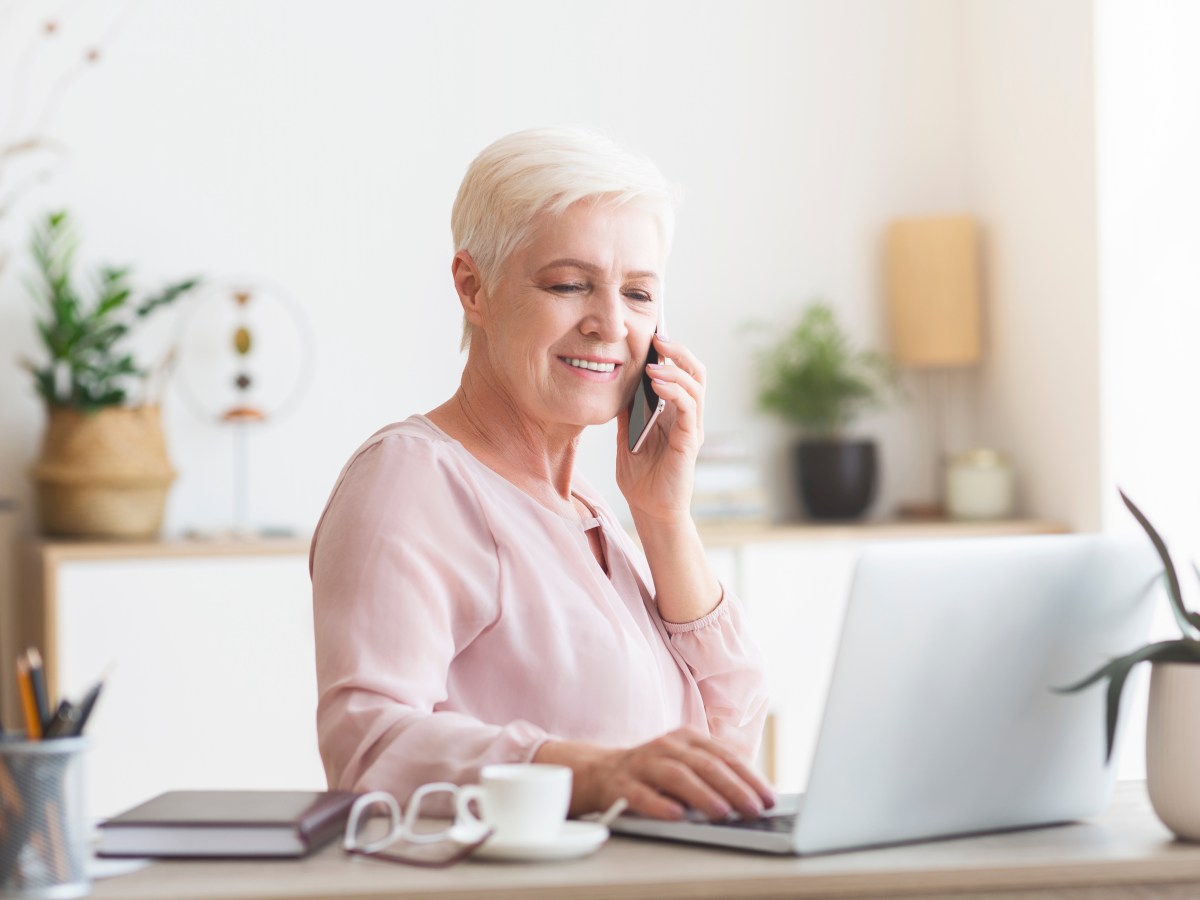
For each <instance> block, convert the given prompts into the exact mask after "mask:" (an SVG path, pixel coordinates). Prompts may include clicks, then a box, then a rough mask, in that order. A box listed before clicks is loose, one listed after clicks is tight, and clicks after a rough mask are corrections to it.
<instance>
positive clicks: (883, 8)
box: [0, 0, 1200, 533]
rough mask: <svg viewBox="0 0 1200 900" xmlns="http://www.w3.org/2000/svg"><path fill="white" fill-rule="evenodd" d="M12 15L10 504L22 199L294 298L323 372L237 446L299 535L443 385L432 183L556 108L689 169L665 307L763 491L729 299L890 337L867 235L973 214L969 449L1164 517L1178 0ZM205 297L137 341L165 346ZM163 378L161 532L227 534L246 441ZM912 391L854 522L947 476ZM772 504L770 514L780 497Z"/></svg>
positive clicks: (589, 463) (716, 421)
mask: <svg viewBox="0 0 1200 900" xmlns="http://www.w3.org/2000/svg"><path fill="white" fill-rule="evenodd" d="M2 15H3V19H2V20H0V22H2V23H0V85H2V87H0V94H2V95H3V97H2V105H0V118H2V119H4V120H5V122H6V124H5V125H3V127H5V128H6V129H7V130H6V131H5V132H4V134H3V137H4V139H5V141H6V142H8V141H14V140H18V139H20V138H21V137H23V136H25V134H26V133H27V132H30V131H31V130H33V129H37V130H38V132H39V133H40V134H41V135H43V136H44V137H46V138H49V139H51V140H52V141H53V144H54V149H53V151H52V152H51V153H48V154H43V155H42V156H41V158H40V159H38V160H37V161H36V163H33V162H25V161H22V160H13V161H12V163H11V164H10V165H9V166H8V171H6V172H5V182H6V183H5V187H7V188H9V189H12V188H13V187H15V186H17V185H18V184H19V183H20V181H21V178H20V177H19V176H21V175H22V174H25V173H26V172H28V173H30V174H35V175H36V174H39V173H41V172H42V171H43V170H45V171H47V172H48V176H47V177H46V178H45V179H44V180H40V181H38V182H37V183H36V184H32V185H26V186H25V187H24V188H23V189H22V190H21V191H19V192H18V196H17V198H16V199H15V202H12V203H9V204H8V205H6V207H5V209H4V212H3V215H2V216H0V246H3V248H4V250H5V251H7V252H8V254H9V259H8V264H7V266H6V267H5V269H4V271H3V274H2V276H0V361H4V362H0V495H5V496H12V497H15V498H17V499H19V500H21V501H22V509H23V510H24V512H23V514H22V515H23V520H24V522H25V526H24V527H25V528H27V529H28V528H29V527H31V526H30V525H29V524H28V523H29V521H30V520H29V518H28V517H29V502H28V501H29V497H30V488H29V482H28V479H27V478H26V469H27V467H28V466H29V465H30V464H31V462H32V460H33V459H34V458H35V457H36V455H37V442H38V438H39V434H40V430H41V428H42V419H43V412H42V409H41V405H40V403H39V402H38V400H37V399H36V397H35V396H34V394H33V392H32V390H31V388H30V383H29V378H28V375H27V374H26V373H24V372H22V371H20V370H19V369H18V368H17V366H16V364H15V362H16V359H17V358H18V357H20V356H23V355H24V356H34V355H36V351H37V345H36V340H37V339H36V335H35V332H34V328H33V319H32V302H31V300H30V298H29V297H28V295H27V293H26V291H25V289H24V288H23V285H22V280H23V278H24V277H25V276H26V274H27V273H28V270H29V269H30V268H31V265H30V262H29V259H28V254H27V253H26V252H25V246H26V244H27V241H28V234H29V229H30V225H31V223H32V221H33V219H34V218H35V217H36V216H39V215H40V214H41V213H43V212H44V211H46V210H50V209H57V208H64V207H65V208H68V209H70V210H71V211H72V212H73V214H74V215H75V217H76V219H77V220H78V223H79V225H80V226H81V229H82V231H83V234H84V237H85V240H84V244H83V249H82V251H81V261H82V262H84V263H89V262H93V263H99V262H113V263H121V262H127V263H131V264H132V265H133V267H134V270H135V277H136V281H137V282H138V283H139V284H141V285H145V286H146V287H147V288H150V287H156V286H158V285H161V284H162V283H164V282H165V281H167V280H169V279H172V278H179V277H183V276H186V275H189V274H193V273H196V274H202V275H204V276H205V277H207V278H209V279H210V280H221V279H236V278H252V279H261V280H265V281H267V282H269V283H271V284H273V285H275V286H277V287H278V288H279V289H280V290H281V291H283V292H286V293H287V294H288V295H289V296H290V297H291V298H292V299H293V300H294V302H295V304H296V305H297V306H298V307H300V308H301V309H302V310H303V314H304V316H305V317H306V318H307V321H308V323H309V326H310V328H311V331H312V333H313V334H314V335H316V340H315V342H314V348H313V350H314V352H313V354H312V366H311V385H310V387H309V389H308V391H307V393H306V394H305V395H304V397H303V402H301V403H300V404H299V405H298V406H297V407H296V409H295V410H294V412H293V413H292V414H291V415H290V416H288V417H286V418H285V419H283V420H281V421H279V422H278V423H277V424H273V425H269V426H268V427H264V428H261V429H258V430H257V431H256V432H255V434H254V436H253V438H252V440H251V442H250V446H249V451H248V454H247V458H248V470H249V473H250V483H251V485H252V490H251V491H250V508H249V515H250V518H251V519H252V520H253V521H254V522H255V523H256V524H259V525H278V526H285V527H289V528H292V529H294V530H296V531H298V532H302V533H303V532H306V531H308V530H309V529H311V527H312V525H313V523H314V521H315V519H316V517H317V515H318V514H319V512H320V509H321V506H322V504H323V502H324V500H325V498H326V496H327V494H328V491H329V489H330V487H331V486H332V483H333V480H334V478H335V477H336V475H337V473H338V471H339V469H340V467H341V466H342V464H343V463H344V462H345V460H346V458H347V457H348V455H349V454H350V452H351V451H352V450H353V449H354V448H355V447H356V446H357V445H358V444H359V443H360V442H361V441H362V440H363V439H365V438H366V437H367V436H368V435H369V434H370V433H371V432H373V431H374V430H375V429H376V428H378V427H380V426H381V425H383V424H386V423H388V422H391V421H395V420H398V419H400V418H403V417H405V416H407V415H409V414H411V413H413V412H417V411H425V410H428V409H430V408H431V407H433V406H435V405H437V404H438V403H440V402H441V401H442V400H443V399H445V398H446V397H447V396H448V395H449V394H450V393H452V392H453V390H454V389H455V387H456V385H457V377H458V373H459V371H460V368H461V364H462V357H461V356H460V355H459V354H458V352H457V340H458V328H459V321H460V313H459V309H458V305H457V301H456V298H455V296H454V293H453V291H452V289H451V284H450V279H449V259H450V255H451V252H452V247H451V242H450V232H449V224H448V223H449V212H450V205H451V203H452V201H453V197H454V194H455V191H456V189H457V186H458V182H459V180H460V178H461V176H462V174H463V172H464V170H465V168H466V166H467V164H468V163H469V162H470V160H471V159H472V158H473V156H474V155H475V154H476V153H477V152H478V151H479V150H480V149H481V148H482V147H483V146H485V145H486V144H487V143H489V142H490V141H492V140H494V139H495V138H497V137H499V136H501V135H503V134H506V133H508V132H511V131H514V130H517V129H521V128H526V127H531V126H538V125H546V124H584V125H590V126H593V127H597V128H600V129H602V130H604V131H606V132H608V133H609V134H611V135H612V136H613V137H614V138H616V139H617V140H618V141H619V142H621V143H623V144H625V145H627V146H628V147H630V148H632V149H634V150H637V151H640V152H643V153H645V154H647V155H649V156H650V157H652V158H653V159H654V160H655V161H656V162H657V163H658V165H659V166H660V168H661V169H662V170H663V172H664V173H665V174H666V175H667V177H668V178H669V179H671V180H672V181H673V182H674V183H675V184H676V185H677V186H678V187H679V189H680V193H681V196H682V203H681V206H680V210H679V229H678V237H677V240H676V243H675V248H674V253H673V256H672V260H671V266H670V282H671V310H670V323H671V328H672V331H673V333H674V335H675V336H676V337H677V338H678V339H680V340H682V341H686V342H687V343H688V344H689V345H690V346H692V347H693V348H694V349H695V351H696V352H697V353H698V354H700V356H701V357H703V358H704V359H705V360H706V361H707V363H708V366H709V369H710V373H711V377H710V388H709V405H708V429H709V432H710V433H711V434H713V435H733V436H736V437H737V438H738V439H739V440H741V441H743V442H744V443H745V445H746V446H748V447H749V448H750V450H751V452H752V453H753V454H755V456H756V458H758V459H759V460H761V465H762V470H763V472H764V477H765V478H766V480H767V482H768V484H773V483H775V481H776V480H777V479H780V478H783V477H785V476H784V475H783V472H782V467H781V465H780V464H779V461H778V456H779V454H780V452H782V451H781V450H780V447H782V446H783V444H784V438H783V436H782V435H781V433H780V426H776V425H775V424H774V423H773V422H771V421H769V420H766V419H764V417H763V416H761V415H760V414H758V413H756V412H755V404H754V371H753V341H752V340H751V338H750V337H749V336H747V335H746V334H745V331H744V328H743V326H744V325H745V323H747V322H748V321H758V322H763V323H767V324H768V325H769V326H771V327H783V326H785V325H788V324H790V323H791V322H793V321H794V320H795V319H796V317H797V316H798V313H799V310H800V309H801V308H802V307H803V305H804V304H806V303H808V302H810V301H811V300H813V299H814V298H822V299H825V300H826V301H827V302H828V303H829V304H830V305H831V306H833V307H834V308H835V310H836V312H837V313H838V315H839V318H840V319H841V321H842V322H843V324H844V326H845V328H846V329H847V331H848V332H849V333H850V334H851V335H852V336H853V337H854V338H855V340H857V341H860V342H862V343H863V344H864V345H868V346H875V347H879V348H880V349H883V350H886V349H887V328H886V322H885V316H884V285H883V282H882V271H883V262H882V260H883V255H882V248H883V234H884V229H885V227H886V225H887V223H888V222H889V221H891V220H893V219H896V218H902V217H911V216H921V215H930V214H942V213H966V214H969V215H972V216H974V217H976V219H977V221H978V223H979V228H980V236H981V254H982V271H983V275H982V277H983V281H984V285H983V287H984V290H983V303H984V316H985V321H984V330H983V333H984V352H983V356H982V360H981V362H980V363H979V365H978V366H977V367H975V368H974V369H973V370H972V371H971V372H970V373H969V374H968V375H967V376H966V377H965V378H964V380H963V383H962V388H961V389H962V390H967V389H969V390H970V392H971V393H970V400H969V403H967V402H965V401H964V404H963V405H964V408H965V407H966V406H969V407H970V413H969V414H966V413H963V414H962V415H961V416H960V419H959V420H956V424H955V427H956V428H957V429H958V433H957V434H956V433H954V432H951V435H950V439H951V441H952V442H954V441H957V442H958V443H959V444H960V446H959V447H958V449H966V447H967V446H968V445H973V444H982V445H986V446H992V447H996V448H997V449H999V450H1001V451H1003V452H1004V453H1006V454H1007V455H1008V456H1009V457H1010V458H1011V460H1012V462H1013V466H1014V469H1015V471H1016V472H1017V473H1018V475H1019V477H1018V479H1017V497H1016V502H1017V510H1018V511H1019V512H1020V513H1021V514H1024V515H1028V516H1037V517H1045V518H1051V519H1055V520H1059V521H1063V522H1066V523H1068V524H1069V525H1071V526H1072V527H1074V528H1076V529H1094V528H1098V527H1100V526H1101V525H1102V524H1103V523H1104V522H1105V519H1106V517H1110V518H1111V517H1114V516H1115V517H1116V518H1120V514H1118V513H1117V511H1116V508H1115V507H1114V505H1113V501H1114V499H1115V497H1116V494H1115V492H1114V491H1113V490H1112V487H1113V485H1114V484H1116V483H1117V482H1118V481H1120V482H1121V483H1123V484H1126V485H1127V486H1128V487H1129V489H1130V490H1133V491H1136V492H1137V493H1138V494H1140V496H1141V497H1142V498H1143V500H1144V502H1145V503H1146V504H1147V505H1148V506H1150V507H1151V508H1154V509H1156V510H1157V511H1158V512H1159V514H1160V515H1165V516H1168V517H1171V518H1173V519H1180V520H1183V519H1185V518H1186V516H1185V515H1184V511H1185V510H1189V509H1191V508H1192V506H1193V505H1194V502H1195V499H1196V493H1197V492H1196V488H1197V481H1198V477H1197V474H1196V468H1195V466H1194V465H1192V464H1191V461H1190V457H1191V456H1192V452H1193V445H1194V441H1191V440H1189V438H1191V436H1192V434H1193V432H1194V428H1193V426H1192V425H1191V421H1192V420H1193V419H1194V416H1193V415H1191V414H1190V410H1189V406H1188V403H1187V397H1188V395H1187V393H1186V389H1187V386H1188V385H1189V384H1191V383H1193V382H1194V374H1195V369H1194V366H1193V364H1192V362H1191V360H1192V359H1193V357H1194V354H1193V353H1192V352H1190V351H1191V346H1190V345H1191V344H1192V336H1193V335H1194V334H1195V333H1196V329H1195V327H1194V326H1195V325H1196V323H1197V319H1198V318H1200V305H1198V304H1197V303H1195V302H1194V301H1193V300H1192V298H1191V291H1192V289H1193V287H1194V285H1195V284H1196V280H1197V279H1196V277H1195V275H1196V273H1195V272H1194V268H1195V267H1196V265H1197V264H1198V263H1197V262H1196V260H1197V259H1198V257H1197V256H1196V254H1195V253H1194V252H1192V248H1193V247H1194V245H1195V243H1196V240H1195V239H1196V238H1197V237H1198V236H1200V235H1198V234H1197V232H1198V231H1200V225H1197V224H1196V220H1195V216H1194V215H1193V209H1194V204H1193V202H1192V201H1193V200H1194V198H1195V197H1196V195H1197V188H1198V184H1197V180H1198V176H1197V167H1196V165H1195V163H1194V160H1195V159H1196V158H1198V154H1197V150H1200V147H1198V146H1197V144H1198V143H1200V123H1198V122H1197V116H1198V115H1200V112H1197V111H1196V109H1195V105H1194V104H1193V103H1192V102H1191V93H1190V86H1191V85H1193V84H1195V83H1196V76H1197V74H1200V73H1198V72H1197V69H1198V68H1200V62H1197V61H1195V60H1194V59H1193V58H1192V57H1191V55H1190V54H1189V53H1188V52H1187V49H1186V48H1187V47H1188V46H1189V41H1190V37H1191V36H1192V35H1195V34H1196V33H1197V30H1198V28H1200V10H1197V9H1195V7H1194V5H1193V4H1189V3H1186V2H1178V3H1170V2H1164V3H1156V4H1153V5H1149V6H1145V5H1140V4H1139V5H1133V4H1123V3H1119V2H1087V0H1064V2H1056V3H1053V4H1045V3H1039V2H1035V0H848V2H825V0H808V2H784V0H747V2H738V3H733V2H718V0H687V2H682V0H681V2H670V0H654V2H637V3H633V2H629V3H622V2H615V3H611V4H603V5H596V4H588V3H582V2H549V0H546V2H537V0H510V2H503V3H487V2H469V0H450V2H439V3H432V2H398V3H383V2H377V3H375V2H363V0H359V2H347V3H339V4H337V5H336V6H335V5H333V4H328V3H318V2H296V0H288V2H284V0H279V2H271V0H256V2H253V3H244V2H233V0H229V2H220V0H218V2H211V3H203V4H174V3H167V2H149V0H146V2H140V3H133V4H122V3H100V2H87V0H77V2H70V3H50V2H33V3H19V2H16V3H14V2H10V3H7V4H5V6H4V7H3V12H2ZM48 21H53V22H55V23H56V29H55V31H54V32H53V33H52V34H46V33H45V32H44V28H45V23H46V22H48ZM93 48H96V49H98V51H99V59H97V60H96V61H95V62H94V63H93V64H90V65H81V64H80V62H79V61H80V60H82V59H83V58H84V56H85V54H87V53H88V52H89V51H91V50H92V49H93ZM19 166H24V167H25V168H24V169H21V168H19ZM188 302H189V301H185V302H183V303H181V304H179V306H178V308H177V309H174V310H169V311H167V312H166V313H164V314H163V315H162V316H161V318H160V319H159V320H156V321H149V322H148V323H147V328H145V329H142V331H141V332H139V334H138V335H137V345H138V346H139V348H143V350H142V353H143V355H144V356H145V357H147V358H148V359H149V360H153V359H155V358H158V357H161V356H162V355H163V354H164V353H165V352H166V349H167V347H168V346H169V345H170V343H171V341H172V339H173V338H174V337H175V336H176V335H177V334H178V320H179V319H180V318H183V317H184V316H186V314H187V303H188ZM918 387H919V386H918ZM179 389H180V388H179V385H178V384H177V383H176V382H174V381H173V382H172V383H171V384H170V385H169V387H168V389H167V393H166V398H165V404H164V416H165V418H166V428H167V437H168V442H169V450H170V453H171V456H172V459H173V461H174V463H175V466H176V468H177V469H178V470H179V473H180V475H179V479H178V481H177V482H176V483H175V485H174V487H173V488H172V491H171V494H170V500H169V505H168V511H167V530H168V532H179V531H183V530H186V529H189V528H205V527H210V526H215V525H219V524H220V523H222V522H225V521H227V520H228V519H229V518H230V515H231V509H230V507H231V503H232V500H231V496H230V493H231V487H230V486H231V483H232V472H231V467H232V465H233V449H232V443H233V438H232V436H231V434H230V431H229V430H228V429H223V428H220V427H217V426H215V425H214V424H213V423H212V422H211V421H204V420H202V419H201V417H200V416H198V415H196V414H195V413H194V412H193V411H192V410H191V409H190V407H188V406H187V405H186V404H185V403H184V402H183V400H182V399H181V398H180V397H179V396H178V393H179ZM920 402H921V397H920V392H919V390H918V392H917V393H916V395H914V396H911V397H910V399H909V401H908V402H906V403H895V404H892V405H890V406H889V407H887V408H886V409H884V410H882V411H880V412H878V413H875V414H873V415H872V416H869V417H867V418H866V419H864V421H862V422H861V423H860V424H859V426H858V430H860V431H862V432H864V433H868V434H871V435H873V436H876V437H878V438H879V439H880V440H881V447H882V453H881V465H882V478H881V483H880V494H879V496H878V499H877V501H876V503H875V505H874V506H873V513H872V514H873V515H878V516H886V515H889V514H890V513H891V511H892V510H893V508H894V507H895V505H896V503H897V502H899V501H900V500H902V499H903V498H904V497H906V496H920V495H922V494H926V493H928V491H929V488H930V485H928V484H926V483H923V482H922V480H924V481H925V482H927V481H929V479H931V478H932V475H931V474H930V473H931V468H930V466H929V465H928V464H927V460H926V459H925V458H924V456H923V454H927V453H928V452H929V449H928V446H927V442H926V441H925V440H924V438H923V430H922V429H923V426H922V424H921V409H920ZM597 432H598V433H596V434H591V435H589V436H588V438H587V440H586V442H585V444H586V446H585V453H584V455H583V458H582V468H583V471H584V472H585V474H586V475H587V476H588V477H590V478H591V479H592V480H593V481H595V482H596V483H598V485H599V486H600V487H601V488H602V489H605V490H607V492H608V493H609V495H610V496H613V497H614V499H616V498H617V493H616V491H615V489H614V485H613V479H612V445H613V436H614V435H613V430H612V429H608V430H603V429H600V430H597ZM772 497H773V502H774V503H776V504H777V505H778V506H777V508H776V509H774V510H773V514H774V515H775V516H776V517H778V518H787V517H790V516H791V515H793V514H794V513H795V509H794V507H792V506H791V505H790V504H791V503H792V501H791V500H789V499H788V497H789V495H788V492H787V491H773V492H772Z"/></svg>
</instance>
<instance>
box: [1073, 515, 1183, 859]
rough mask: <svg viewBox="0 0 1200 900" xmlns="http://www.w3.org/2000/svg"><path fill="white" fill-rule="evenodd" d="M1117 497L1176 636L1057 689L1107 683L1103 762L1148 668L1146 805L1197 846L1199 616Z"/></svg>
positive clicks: (1161, 551) (1164, 555)
mask: <svg viewBox="0 0 1200 900" xmlns="http://www.w3.org/2000/svg"><path fill="white" fill-rule="evenodd" d="M1121 499H1122V500H1123V501H1124V502H1125V506H1126V507H1128V509H1129V511H1130V512H1131V513H1133V517H1134V518H1135V519H1137V521H1138V524H1139V525H1141V526H1142V529H1143V530H1144V531H1145V532H1146V534H1147V535H1148V536H1149V538H1150V542H1151V543H1152V544H1153V545H1154V549H1155V550H1157V551H1158V555H1159V558H1160V559H1161V560H1162V563H1163V569H1164V576H1165V580H1166V588H1167V597H1168V598H1169V600H1170V603H1171V612H1172V613H1174V615H1175V621H1176V622H1177V623H1178V625H1179V629H1180V632H1181V635H1182V636H1181V637H1179V638H1177V639H1175V640H1168V641H1159V642H1157V643H1153V644H1147V645H1146V646H1144V647H1140V648H1138V649H1137V650H1134V651H1133V652H1132V653H1127V654H1126V655H1125V656H1121V657H1118V658H1117V659H1114V660H1112V661H1111V662H1109V663H1107V664H1105V665H1103V666H1101V667H1100V668H1099V669H1097V670H1096V671H1095V672H1093V673H1092V674H1091V675H1089V676H1088V677H1087V678H1084V679H1083V680H1082V681H1079V682H1077V683H1076V684H1072V685H1068V686H1067V687H1064V688H1059V689H1058V690H1059V692H1060V693H1072V692H1075V691H1080V690H1083V689H1084V688H1086V687H1089V686H1091V685H1093V684H1095V683H1096V682H1098V681H1101V680H1107V682H1108V693H1107V698H1106V709H1105V718H1106V721H1105V728H1106V740H1107V744H1106V751H1105V752H1106V757H1105V758H1106V760H1111V759H1112V753H1113V742H1114V740H1115V738H1116V731H1117V716H1118V713H1119V711H1120V705H1121V693H1122V691H1123V689H1124V687H1125V682H1126V679H1127V678H1128V677H1129V673H1130V672H1131V671H1132V669H1133V667H1134V666H1136V665H1138V664H1139V663H1142V662H1149V663H1151V664H1152V665H1151V670H1150V705H1149V709H1148V710H1147V716H1146V788H1147V791H1148V792H1149V794H1150V803H1151V805H1152V806H1153V807H1154V811H1155V813H1156V814H1157V815H1158V817H1159V818H1160V819H1161V820H1162V822H1163V824H1164V825H1166V826H1167V827H1168V828H1170V829H1171V830H1172V831H1173V832H1175V834H1177V835H1178V836H1179V837H1181V838H1185V839H1187V840H1192V841H1200V775H1198V774H1197V771H1196V759H1197V758H1198V757H1200V613H1196V612H1192V611H1190V610H1189V609H1188V608H1187V607H1186V606H1185V605H1184V603H1183V593H1182V591H1181V590H1180V581H1179V575H1178V574H1177V573H1176V571H1175V564H1174V562H1173V560H1172V559H1171V554H1170V551H1169V550H1168V549H1167V545H1166V542H1165V541H1163V539H1162V537H1161V536H1160V535H1159V533H1158V531H1157V530H1155V528H1154V526H1153V525H1151V524H1150V521H1149V520H1148V519H1147V518H1146V517H1145V515H1143V514H1142V511H1141V510H1140V509H1138V508H1137V506H1135V505H1134V503H1133V501H1132V500H1130V499H1129V498H1128V497H1127V496H1125V492H1124V491H1122V492H1121ZM1193 569H1195V566H1194V565H1193ZM1197 574H1198V575H1200V570H1197Z"/></svg>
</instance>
